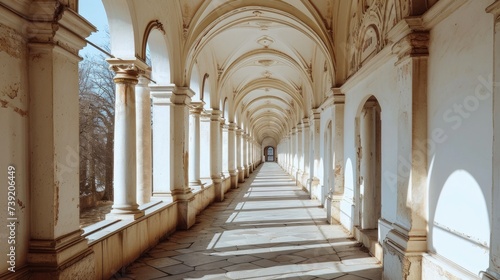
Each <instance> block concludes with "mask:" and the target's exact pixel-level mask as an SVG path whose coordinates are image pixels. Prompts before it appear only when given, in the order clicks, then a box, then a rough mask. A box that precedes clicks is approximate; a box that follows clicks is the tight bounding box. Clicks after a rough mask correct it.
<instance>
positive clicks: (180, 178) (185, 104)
mask: <svg viewBox="0 0 500 280" xmlns="http://www.w3.org/2000/svg"><path fill="white" fill-rule="evenodd" d="M193 95H194V92H193V91H192V90H191V89H190V88H188V87H175V88H174V91H173V93H172V96H171V97H170V100H171V106H172V108H171V112H170V113H171V114H170V135H171V136H170V137H171V142H170V155H171V156H170V172H171V173H170V195H171V196H172V200H173V201H176V202H177V228H178V229H189V228H190V227H191V226H192V225H193V224H194V223H195V218H196V210H195V208H194V207H193V206H191V204H192V203H193V202H194V196H193V193H192V192H191V188H189V104H190V103H191V97H193Z"/></svg>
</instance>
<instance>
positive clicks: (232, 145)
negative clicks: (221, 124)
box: [228, 122, 238, 189]
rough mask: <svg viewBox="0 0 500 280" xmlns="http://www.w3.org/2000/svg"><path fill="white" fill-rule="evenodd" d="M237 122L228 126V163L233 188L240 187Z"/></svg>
mask: <svg viewBox="0 0 500 280" xmlns="http://www.w3.org/2000/svg"><path fill="white" fill-rule="evenodd" d="M236 153H237V151H236V124H235V123H233V122H232V123H229V126H228V157H229V159H228V164H229V176H230V177H231V188H233V189H236V188H238V170H237V168H236Z"/></svg>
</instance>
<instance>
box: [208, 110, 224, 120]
mask: <svg viewBox="0 0 500 280" xmlns="http://www.w3.org/2000/svg"><path fill="white" fill-rule="evenodd" d="M208 113H210V120H211V121H220V118H221V115H222V111H221V110H217V109H212V110H210V111H208Z"/></svg>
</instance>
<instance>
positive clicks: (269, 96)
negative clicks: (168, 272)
mask: <svg viewBox="0 0 500 280" xmlns="http://www.w3.org/2000/svg"><path fill="white" fill-rule="evenodd" d="M181 2H182V3H183V4H182V5H181V7H182V9H183V16H184V18H183V20H184V25H185V27H187V42H186V67H187V69H188V71H189V69H192V67H193V65H195V64H196V65H197V66H198V67H199V69H198V71H199V72H200V74H202V73H208V74H210V76H211V77H216V80H217V82H216V85H214V86H213V88H212V90H211V93H210V94H211V102H212V104H209V105H210V107H212V108H218V107H219V106H220V105H219V104H220V100H224V99H225V98H228V102H229V106H230V109H229V118H228V120H227V121H230V122H236V123H237V125H238V126H239V127H241V128H243V129H244V130H245V131H247V132H249V133H251V134H252V136H253V137H254V139H255V140H256V141H257V142H259V143H261V142H262V141H263V139H265V138H267V137H271V138H273V139H275V141H276V142H277V143H278V142H279V141H280V140H281V138H282V137H284V136H285V135H286V134H287V133H288V132H289V131H290V129H291V128H293V127H295V126H296V125H297V124H298V123H300V122H301V120H302V119H303V118H305V117H308V114H309V112H310V110H311V108H313V107H315V106H317V105H318V104H319V103H320V102H321V101H322V100H323V99H324V94H326V92H323V89H324V88H326V87H325V86H324V85H321V86H319V87H318V86H317V84H318V83H315V82H314V81H315V79H321V78H320V77H323V76H324V73H325V71H326V72H328V73H329V75H330V76H331V77H334V61H333V51H332V49H333V47H332V44H331V40H330V37H329V35H328V32H327V30H326V28H325V26H324V22H323V20H321V16H319V15H317V14H316V10H315V8H314V6H313V5H312V4H310V2H309V1H301V0H295V1H269V0H261V1H248V0H246V1H245V0H231V1H224V0H218V1H216V0H214V1H181ZM210 63H211V64H215V65H216V67H213V66H214V65H204V64H210ZM188 73H189V72H188ZM188 75H189V74H188ZM321 80H323V79H321ZM330 80H331V79H330ZM329 87H331V85H330V86H329ZM329 87H328V88H329Z"/></svg>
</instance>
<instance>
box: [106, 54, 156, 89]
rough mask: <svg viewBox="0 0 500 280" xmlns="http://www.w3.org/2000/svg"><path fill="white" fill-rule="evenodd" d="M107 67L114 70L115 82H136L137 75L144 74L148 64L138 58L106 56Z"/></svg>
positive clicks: (137, 79)
mask: <svg viewBox="0 0 500 280" xmlns="http://www.w3.org/2000/svg"><path fill="white" fill-rule="evenodd" d="M106 61H107V62H108V64H109V69H111V70H113V71H114V72H115V74H116V75H115V77H114V79H113V80H114V81H115V83H117V84H119V83H125V84H137V83H138V81H139V75H145V74H146V70H147V69H149V66H148V65H147V64H146V63H144V62H142V61H141V60H139V59H130V60H126V59H118V58H108V59H106Z"/></svg>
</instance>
